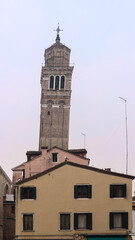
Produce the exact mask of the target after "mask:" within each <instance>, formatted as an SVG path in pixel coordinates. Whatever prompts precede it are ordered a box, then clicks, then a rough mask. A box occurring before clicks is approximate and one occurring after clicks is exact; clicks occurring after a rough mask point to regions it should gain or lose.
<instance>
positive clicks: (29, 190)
mask: <svg viewBox="0 0 135 240" xmlns="http://www.w3.org/2000/svg"><path fill="white" fill-rule="evenodd" d="M20 197H21V199H36V188H35V187H21V188H20Z"/></svg>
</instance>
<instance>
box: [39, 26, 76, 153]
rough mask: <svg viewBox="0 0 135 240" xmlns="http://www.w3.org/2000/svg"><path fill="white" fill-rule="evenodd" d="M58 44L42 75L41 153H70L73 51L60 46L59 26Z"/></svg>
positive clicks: (47, 53) (49, 54)
mask: <svg viewBox="0 0 135 240" xmlns="http://www.w3.org/2000/svg"><path fill="white" fill-rule="evenodd" d="M56 31H57V36H56V42H55V43H54V44H53V45H52V46H51V47H49V48H47V49H46V50H45V54H44V58H45V65H44V66H42V71H41V115H40V136H39V149H41V148H42V147H48V148H52V147H54V146H57V147H59V148H62V149H68V140H69V115H70V98H71V79H72V72H73V66H70V52H71V50H70V49H69V48H68V47H66V46H65V45H63V44H62V43H61V42H60V36H59V32H60V31H62V30H61V29H60V28H59V26H58V28H57V29H56Z"/></svg>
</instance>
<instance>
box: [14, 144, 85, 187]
mask: <svg viewBox="0 0 135 240" xmlns="http://www.w3.org/2000/svg"><path fill="white" fill-rule="evenodd" d="M86 154H87V151H86V150H85V149H72V150H71V149H70V150H64V149H61V148H58V147H53V148H51V149H48V148H43V149H41V151H28V152H27V153H26V155H27V161H26V162H24V163H22V164H20V165H19V166H16V167H15V168H13V169H12V170H13V180H12V181H13V186H14V185H15V184H16V182H18V181H20V180H22V179H24V178H29V177H31V176H33V175H36V174H37V173H40V172H43V171H45V170H47V169H49V168H51V167H54V166H56V165H58V164H59V163H62V162H65V161H71V162H75V163H78V164H83V165H86V166H88V165H89V163H90V159H89V158H87V157H86Z"/></svg>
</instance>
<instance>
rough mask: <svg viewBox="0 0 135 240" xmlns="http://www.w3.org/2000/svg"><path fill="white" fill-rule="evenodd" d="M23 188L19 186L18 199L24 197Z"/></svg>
mask: <svg viewBox="0 0 135 240" xmlns="http://www.w3.org/2000/svg"><path fill="white" fill-rule="evenodd" d="M23 189H24V188H23V187H21V188H20V199H24V196H23V195H24V194H23Z"/></svg>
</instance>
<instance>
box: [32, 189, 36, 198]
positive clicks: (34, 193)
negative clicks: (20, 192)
mask: <svg viewBox="0 0 135 240" xmlns="http://www.w3.org/2000/svg"><path fill="white" fill-rule="evenodd" d="M32 190H33V193H32V194H33V199H36V187H33V188H32Z"/></svg>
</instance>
